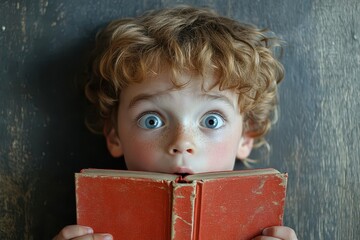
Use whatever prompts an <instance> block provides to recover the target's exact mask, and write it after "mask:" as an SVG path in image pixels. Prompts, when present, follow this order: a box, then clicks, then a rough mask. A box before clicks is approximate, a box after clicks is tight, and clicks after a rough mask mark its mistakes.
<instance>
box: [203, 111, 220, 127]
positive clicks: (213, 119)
mask: <svg viewBox="0 0 360 240" xmlns="http://www.w3.org/2000/svg"><path fill="white" fill-rule="evenodd" d="M200 125H201V126H203V127H206V128H210V129H217V128H220V127H222V126H223V125H224V118H223V117H222V116H221V115H220V114H217V113H209V114H206V115H205V116H204V117H203V118H202V119H201V122H200Z"/></svg>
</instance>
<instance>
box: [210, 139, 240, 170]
mask: <svg viewBox="0 0 360 240" xmlns="http://www.w3.org/2000/svg"><path fill="white" fill-rule="evenodd" d="M209 149H210V151H209V156H208V157H209V158H210V159H211V163H210V164H214V166H218V167H221V166H224V165H225V166H227V165H230V166H232V164H233V162H234V161H235V157H236V149H235V147H234V143H233V141H231V140H227V141H225V140H224V141H222V142H221V143H217V144H214V146H212V147H209ZM219 162H221V163H223V164H220V165H219Z"/></svg>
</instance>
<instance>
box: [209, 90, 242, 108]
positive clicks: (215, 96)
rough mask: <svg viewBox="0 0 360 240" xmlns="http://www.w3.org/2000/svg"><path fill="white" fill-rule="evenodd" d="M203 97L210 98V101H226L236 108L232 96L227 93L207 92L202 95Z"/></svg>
mask: <svg viewBox="0 0 360 240" xmlns="http://www.w3.org/2000/svg"><path fill="white" fill-rule="evenodd" d="M202 97H203V98H205V99H208V100H210V101H213V100H220V101H222V102H224V103H226V104H227V105H229V106H230V107H232V108H233V109H235V105H234V102H233V101H231V100H230V98H229V97H228V96H226V95H223V94H209V93H205V94H203V95H202Z"/></svg>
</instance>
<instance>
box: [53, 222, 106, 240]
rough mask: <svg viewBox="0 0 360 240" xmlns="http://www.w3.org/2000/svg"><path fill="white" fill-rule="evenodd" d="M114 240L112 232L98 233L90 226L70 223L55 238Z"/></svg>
mask: <svg viewBox="0 0 360 240" xmlns="http://www.w3.org/2000/svg"><path fill="white" fill-rule="evenodd" d="M68 239H73V240H76V239H78V240H112V239H113V237H112V236H111V235H110V234H102V233H97V234H94V231H93V230H92V229H91V228H90V227H85V226H80V225H70V226H66V227H64V228H63V229H62V230H61V231H60V232H59V234H58V235H56V236H55V237H54V238H53V240H68Z"/></svg>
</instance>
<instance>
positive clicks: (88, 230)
mask: <svg viewBox="0 0 360 240" xmlns="http://www.w3.org/2000/svg"><path fill="white" fill-rule="evenodd" d="M86 232H87V233H89V234H91V233H94V230H93V229H92V228H90V227H87V228H86Z"/></svg>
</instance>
